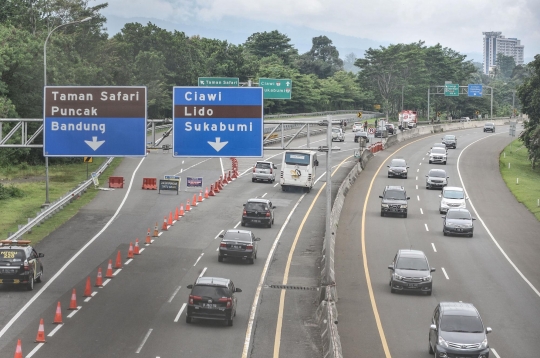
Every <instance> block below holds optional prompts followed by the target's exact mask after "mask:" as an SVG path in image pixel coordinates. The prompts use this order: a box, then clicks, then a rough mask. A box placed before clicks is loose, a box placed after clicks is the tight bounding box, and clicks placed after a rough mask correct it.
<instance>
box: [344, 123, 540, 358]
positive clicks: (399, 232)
mask: <svg viewBox="0 0 540 358" xmlns="http://www.w3.org/2000/svg"><path fill="white" fill-rule="evenodd" d="M445 134H455V135H456V136H457V137H458V147H457V149H455V150H454V149H449V150H448V152H449V160H448V164H447V165H437V164H432V165H430V164H428V156H427V155H426V153H427V151H428V150H429V148H430V147H431V144H432V143H435V142H440V137H442V135H441V134H434V135H430V136H425V137H422V138H419V139H416V140H411V141H408V142H404V143H400V144H399V145H396V146H394V147H391V148H389V149H388V150H385V151H383V152H379V153H377V154H376V156H375V158H373V159H372V160H371V161H370V162H369V164H368V166H367V168H366V170H365V171H364V172H363V173H362V174H361V175H360V177H359V179H358V180H357V181H356V182H355V184H354V185H353V187H352V188H351V190H350V192H349V193H348V196H347V197H346V200H345V205H344V208H343V212H342V214H341V218H340V225H339V229H338V233H337V239H336V280H337V287H338V293H339V302H338V304H337V307H338V311H339V325H338V327H339V333H340V337H341V344H342V348H343V355H344V357H365V358H374V357H385V358H389V357H410V358H413V357H414V358H419V357H430V355H429V353H428V332H429V326H430V323H431V321H430V320H431V316H432V313H433V310H434V308H435V306H436V305H437V303H439V302H442V301H463V302H470V303H473V304H474V305H475V306H476V308H477V309H478V310H479V312H480V314H481V316H482V319H483V321H484V324H485V325H486V326H489V327H491V328H492V329H493V333H491V334H489V335H488V340H489V344H490V347H491V354H490V357H496V358H512V357H527V358H534V357H538V356H539V353H538V352H539V351H540V341H539V340H538V332H539V331H540V320H539V318H540V305H539V302H540V294H539V292H538V289H540V275H539V272H540V260H538V252H540V241H539V240H538V238H539V237H540V235H539V232H540V224H539V223H538V221H537V220H536V218H535V217H534V216H533V215H532V214H531V213H530V212H528V211H527V209H526V208H525V207H524V206H523V205H521V204H519V203H518V202H517V201H516V199H515V197H514V196H513V195H512V194H511V193H510V191H509V190H508V188H507V187H506V185H505V184H504V182H503V181H502V179H501V178H500V173H499V164H498V163H499V162H498V156H499V153H500V152H501V151H502V150H503V148H504V147H505V146H506V145H508V144H509V142H510V141H511V140H512V139H514V138H513V137H510V136H509V135H508V127H507V126H504V127H498V128H497V132H496V133H495V134H490V133H483V132H482V130H481V129H480V128H477V129H468V130H459V131H452V132H448V133H445ZM394 157H403V158H405V159H406V160H407V161H408V164H409V166H410V169H409V177H408V179H389V178H387V168H386V165H387V163H388V162H387V161H388V160H389V159H391V158H394ZM431 168H442V169H445V170H446V171H447V173H448V175H449V177H450V179H449V185H451V186H462V187H464V188H465V189H466V191H467V193H468V196H469V197H470V200H469V201H468V203H467V207H468V208H469V209H470V210H471V213H472V214H473V217H475V218H477V221H475V231H474V237H473V238H468V237H453V236H446V237H445V236H443V234H442V219H441V214H439V211H438V205H439V200H440V199H439V197H438V194H439V193H440V192H439V191H438V190H427V189H426V188H425V175H426V174H427V171H428V170H429V169H431ZM386 185H402V186H404V187H405V188H406V190H407V194H408V196H410V197H411V200H410V201H409V214H408V218H406V219H404V218H397V217H381V216H380V199H379V198H378V196H379V195H381V194H382V191H383V189H384V187H385V186H386ZM409 248H412V249H417V250H422V251H424V252H425V253H426V255H427V257H428V260H429V262H430V265H431V266H433V267H435V268H436V269H437V271H436V272H434V279H433V294H432V296H424V295H419V294H409V293H398V294H392V293H390V287H389V285H388V284H389V278H390V273H389V270H388V268H387V267H388V265H390V264H391V262H392V259H393V257H394V255H395V254H396V252H397V250H399V249H409Z"/></svg>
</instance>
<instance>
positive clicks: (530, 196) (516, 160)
mask: <svg viewBox="0 0 540 358" xmlns="http://www.w3.org/2000/svg"><path fill="white" fill-rule="evenodd" d="M499 170H500V172H501V175H502V178H503V180H504V181H505V183H506V185H507V186H508V188H509V189H510V191H511V192H512V194H514V196H515V197H516V199H517V200H518V201H519V202H520V203H522V204H523V205H525V206H526V207H527V209H529V211H530V212H532V213H533V214H534V216H536V219H537V220H538V221H540V207H539V206H538V200H539V199H540V167H538V166H537V167H536V169H534V170H533V169H532V167H531V161H530V160H529V159H528V152H527V148H525V146H524V145H523V142H521V141H520V140H519V139H516V140H514V141H513V142H512V143H511V144H510V145H508V146H507V147H506V148H504V150H503V152H502V153H501V155H500V157H499Z"/></svg>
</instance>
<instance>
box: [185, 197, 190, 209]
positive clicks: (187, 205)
mask: <svg viewBox="0 0 540 358" xmlns="http://www.w3.org/2000/svg"><path fill="white" fill-rule="evenodd" d="M190 210H191V206H189V199H188V201H187V204H186V211H190Z"/></svg>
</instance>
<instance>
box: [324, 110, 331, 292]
mask: <svg viewBox="0 0 540 358" xmlns="http://www.w3.org/2000/svg"><path fill="white" fill-rule="evenodd" d="M326 119H327V120H328V124H327V128H326V145H327V148H328V150H327V151H326V233H325V249H324V252H325V256H324V257H325V258H324V260H325V266H326V277H325V284H326V285H330V284H331V281H330V280H331V277H330V263H329V258H330V250H331V247H332V246H331V244H330V243H331V240H332V228H331V227H330V216H331V215H332V172H331V170H332V163H331V160H332V154H331V153H332V116H327V117H326Z"/></svg>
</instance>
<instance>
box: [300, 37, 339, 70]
mask: <svg viewBox="0 0 540 358" xmlns="http://www.w3.org/2000/svg"><path fill="white" fill-rule="evenodd" d="M312 43H313V45H312V47H311V50H310V51H309V52H306V53H305V54H303V55H301V56H300V57H299V58H298V60H297V66H298V68H299V69H300V72H301V73H304V74H311V73H312V74H315V75H316V76H317V77H319V78H321V79H325V78H328V77H331V76H333V75H334V74H335V73H336V72H337V71H340V70H343V60H342V59H340V58H339V52H338V50H337V49H336V47H335V46H333V45H332V40H330V39H329V38H328V37H326V36H318V37H314V38H313V39H312Z"/></svg>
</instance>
